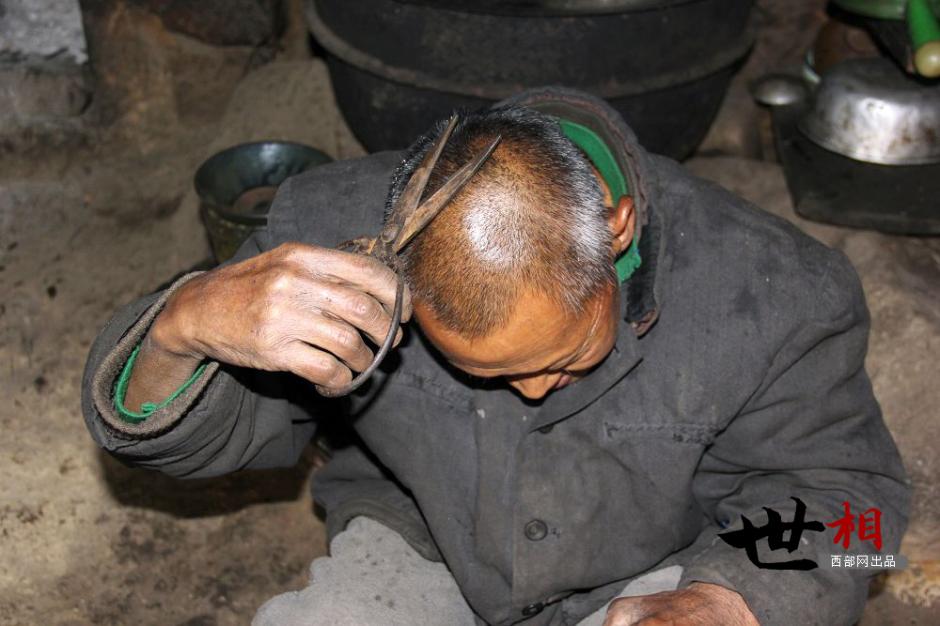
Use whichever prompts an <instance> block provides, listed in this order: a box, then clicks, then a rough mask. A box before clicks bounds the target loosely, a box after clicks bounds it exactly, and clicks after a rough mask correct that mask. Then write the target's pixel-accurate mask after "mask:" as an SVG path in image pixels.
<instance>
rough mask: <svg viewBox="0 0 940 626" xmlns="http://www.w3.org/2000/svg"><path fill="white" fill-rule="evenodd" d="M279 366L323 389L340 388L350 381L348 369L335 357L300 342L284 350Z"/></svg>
mask: <svg viewBox="0 0 940 626" xmlns="http://www.w3.org/2000/svg"><path fill="white" fill-rule="evenodd" d="M280 366H281V369H284V370H286V371H289V372H293V373H294V374H297V375H298V376H300V377H301V378H305V379H307V380H309V381H310V382H312V383H313V384H315V385H321V386H323V387H333V388H337V387H342V386H343V385H345V384H347V383H348V382H349V381H351V380H352V372H351V371H350V369H349V368H348V367H346V366H345V365H343V364H342V363H340V362H339V360H338V359H337V358H336V357H335V356H333V355H332V354H329V353H327V352H324V351H323V350H318V349H316V348H314V347H313V346H310V345H308V344H305V343H303V342H301V341H294V342H291V344H290V346H288V347H285V348H284V351H283V355H282V363H281V364H280Z"/></svg>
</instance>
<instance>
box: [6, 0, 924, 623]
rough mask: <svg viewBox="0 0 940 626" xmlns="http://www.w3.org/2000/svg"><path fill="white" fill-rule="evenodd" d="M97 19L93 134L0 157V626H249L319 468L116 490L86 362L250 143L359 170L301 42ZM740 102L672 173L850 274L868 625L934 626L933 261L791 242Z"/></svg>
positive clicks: (773, 171) (164, 272) (129, 484)
mask: <svg viewBox="0 0 940 626" xmlns="http://www.w3.org/2000/svg"><path fill="white" fill-rule="evenodd" d="M760 4H761V11H762V13H761V15H760V18H761V19H762V20H764V21H765V23H767V24H774V21H775V20H778V19H780V10H779V7H780V6H782V5H783V3H781V2H772V1H768V2H761V3H760ZM810 4H811V3H807V7H808V8H806V10H805V11H804V13H801V14H800V15H799V16H798V17H799V19H794V20H791V22H792V23H791V22H787V24H785V25H784V26H786V28H789V29H790V30H789V31H785V30H781V29H782V28H783V26H781V27H780V28H777V30H774V31H773V32H774V33H775V36H774V37H775V38H771V39H770V40H769V43H766V45H767V46H769V45H771V44H773V45H776V43H777V42H778V41H787V42H789V43H788V44H787V45H790V46H791V48H792V50H789V51H786V50H785V51H782V52H780V51H779V50H778V52H779V54H778V55H777V56H774V55H772V54H770V53H769V52H768V49H769V48H768V47H760V46H759V47H758V49H757V50H756V51H755V55H756V57H755V58H757V59H758V61H759V63H758V62H757V61H751V62H749V63H751V65H749V66H747V67H745V69H744V72H743V74H744V76H745V77H746V76H748V75H753V74H754V73H755V72H757V71H758V70H759V69H760V67H766V66H772V65H773V64H774V63H775V62H777V61H778V60H779V59H781V58H788V59H792V57H793V55H794V54H795V53H794V52H793V51H794V50H795V51H797V52H798V51H799V50H801V49H802V47H801V46H800V45H797V44H794V43H792V40H791V39H786V37H785V36H784V35H785V34H786V32H791V33H792V32H803V31H806V30H807V28H808V26H807V24H812V23H813V21H814V20H818V17H819V16H818V15H817V13H815V11H816V9H814V8H813V7H812V6H810ZM816 4H817V5H818V4H819V3H816ZM114 6H115V7H116V8H114V9H113V10H111V11H110V12H109V13H108V14H107V15H106V16H104V17H103V18H102V20H101V22H100V28H101V29H103V31H106V32H107V34H108V37H106V38H105V39H104V41H105V42H106V44H107V46H110V48H109V49H110V50H111V51H112V52H113V54H112V55H110V57H111V58H112V59H115V61H114V62H113V63H111V64H104V65H103V67H101V68H99V72H100V74H101V76H100V79H101V80H102V81H104V82H105V83H107V84H109V85H112V86H113V85H119V86H120V89H112V90H111V92H109V96H110V100H109V99H107V98H106V99H104V101H99V102H98V103H96V107H97V108H93V109H92V110H91V111H90V112H89V113H88V115H89V116H97V119H98V123H96V124H79V123H71V122H69V123H63V124H60V125H53V126H48V127H42V128H39V129H35V128H34V129H28V130H24V131H22V132H17V133H12V134H7V135H6V136H0V397H2V398H4V402H3V403H2V404H0V432H2V433H3V436H2V438H0V476H2V477H3V480H2V481H0V555H2V558H0V625H3V626H7V625H9V626H14V625H39V624H42V625H61V626H65V625H68V626H78V625H84V624H145V625H148V624H172V625H178V626H183V625H187V626H211V625H219V626H221V625H230V624H231V625H234V624H246V623H248V621H249V620H250V617H251V615H252V614H253V612H254V610H255V609H256V608H257V607H258V606H259V605H260V604H261V603H262V602H263V601H264V600H265V599H267V598H268V597H270V596H272V595H274V594H276V593H279V592H281V591H284V590H288V589H296V588H299V587H301V586H303V584H304V581H305V579H306V568H307V565H308V563H309V562H310V560H311V559H313V558H314V557H315V556H317V555H320V554H323V553H324V551H325V547H326V546H325V540H324V529H323V525H322V523H321V522H320V521H319V520H318V519H317V518H316V517H315V516H314V514H313V511H312V503H311V498H310V495H309V491H308V488H307V484H308V481H309V474H310V472H311V467H312V462H313V459H312V454H307V455H306V456H305V459H304V461H303V462H302V463H301V464H300V465H299V466H298V467H296V468H293V469H289V470H283V471H268V472H258V473H246V474H240V475H236V476H232V477H228V478H223V479H217V480H201V481H189V482H178V481H174V480H171V479H168V478H165V477H163V476H160V475H156V474H151V473H145V472H140V471H136V470H132V469H129V468H126V467H124V466H122V465H120V464H119V463H117V462H115V461H114V460H113V459H111V458H109V457H107V456H105V455H103V454H101V453H100V452H99V451H98V450H97V449H96V448H95V446H94V444H93V443H92V442H91V440H90V438H89V437H88V436H87V434H86V432H85V428H84V424H83V423H82V420H81V416H80V410H79V395H80V380H81V374H82V368H83V365H84V359H85V356H86V353H87V350H88V348H89V345H90V343H91V341H92V340H93V338H94V336H95V334H96V332H97V330H98V329H99V328H100V326H101V325H102V324H103V323H104V322H105V321H106V320H107V318H108V316H109V314H110V313H111V312H112V311H113V310H114V309H115V308H116V307H117V306H119V305H121V304H122V303H125V302H127V301H129V300H132V299H134V298H136V297H138V296H139V295H142V294H144V293H147V292H149V291H151V290H152V289H153V288H155V287H156V286H157V285H159V284H161V283H163V282H165V281H166V280H168V279H170V278H171V277H172V276H174V275H175V274H177V273H179V272H181V271H183V270H185V269H186V268H188V267H191V266H193V265H195V264H196V263H199V262H201V261H203V260H205V259H206V258H208V257H209V249H208V246H207V243H206V240H205V236H204V230H203V228H202V225H201V223H200V221H199V217H198V211H197V207H198V202H197V199H196V197H195V194H194V192H193V191H192V190H191V179H192V174H193V172H194V171H195V168H196V167H197V166H198V164H199V163H200V162H201V161H202V160H203V159H204V158H206V157H207V156H209V155H210V154H212V153H213V152H215V151H217V150H218V149H221V148H223V147H227V146H229V145H232V144H235V143H238V142H241V141H248V140H253V139H260V138H281V139H291V140H294V141H300V142H302V143H307V144H310V145H313V146H316V147H318V148H320V149H322V150H324V151H325V152H327V153H328V154H330V155H331V156H333V157H335V158H348V157H351V156H356V155H359V154H362V148H361V147H360V146H359V145H358V144H357V142H356V141H355V139H354V138H353V136H352V134H351V133H350V131H349V129H348V128H347V127H346V126H345V124H344V122H343V120H342V117H341V116H340V114H339V112H338V110H337V109H336V105H335V103H334V101H333V96H332V92H331V89H330V84H329V80H328V74H327V72H326V69H325V66H324V64H323V62H322V61H321V60H319V59H315V58H311V57H310V53H309V50H308V47H307V42H306V39H305V36H304V34H303V30H302V28H299V27H298V26H297V25H296V22H292V25H291V27H290V28H289V30H288V33H287V35H286V36H285V37H284V39H283V40H282V41H280V42H279V43H278V45H276V46H273V47H271V48H269V49H263V50H259V49H249V48H239V47H228V48H217V47H212V46H208V45H206V44H203V43H200V42H198V41H196V40H194V39H190V38H188V37H185V36H182V35H176V34H173V33H170V32H168V31H167V30H166V29H165V28H164V27H163V26H162V24H161V23H160V21H159V20H158V19H157V18H155V17H153V16H151V15H149V14H146V13H145V12H143V11H142V10H139V9H135V8H132V7H131V6H129V5H125V4H124V3H121V2H117V3H114ZM781 32H784V35H780V33H781ZM778 47H779V46H778ZM788 55H789V56H788ZM117 59H120V60H121V62H120V63H119V62H118V61H117ZM755 63H757V64H758V65H759V66H760V67H754V64H755ZM742 94H746V81H745V80H744V79H743V78H742V79H739V80H738V81H737V82H736V83H735V86H734V87H733V90H732V94H731V95H730V96H729V103H728V104H727V106H726V107H725V109H724V110H723V112H722V114H721V116H720V118H719V124H718V125H717V126H716V129H715V131H714V132H713V133H712V135H711V136H710V137H709V139H708V141H707V142H706V144H705V146H704V149H703V152H702V153H701V154H700V155H699V156H697V157H695V158H693V159H692V160H691V161H690V162H689V164H688V165H689V167H690V168H691V169H692V170H693V171H694V172H696V173H698V174H699V175H702V176H704V177H707V178H711V179H713V180H716V181H718V182H720V183H722V184H724V185H726V186H728V187H729V188H731V189H732V190H734V191H737V192H738V193H741V194H742V195H744V196H745V197H747V198H748V199H751V200H752V201H754V202H755V203H757V204H759V205H760V206H762V207H764V208H766V209H767V210H769V211H772V212H774V213H777V214H779V215H783V216H785V217H787V218H788V219H792V220H793V221H795V222H797V223H798V224H800V225H801V227H803V228H804V229H806V230H807V231H808V232H809V233H810V234H812V235H813V236H815V237H818V238H820V239H821V240H823V241H825V242H826V243H828V244H830V245H833V246H835V247H838V248H840V249H842V250H843V251H845V252H846V254H848V255H849V257H850V258H851V259H852V261H853V262H854V263H855V264H856V266H857V267H858V269H859V272H860V274H861V276H862V279H863V283H864V286H865V289H866V293H867V296H868V298H869V303H870V306H871V309H872V317H873V330H872V342H871V350H870V355H869V361H868V367H869V371H870V372H871V375H872V379H873V382H874V384H875V388H876V392H877V394H878V396H879V399H880V400H881V402H882V405H883V408H884V410H885V415H886V420H887V421H888V423H889V427H890V428H891V429H892V431H893V433H894V434H895V436H896V438H897V440H898V443H899V445H900V447H901V449H902V452H903V454H904V457H905V462H906V464H907V467H908V469H909V471H910V472H911V475H912V480H913V483H914V486H915V494H916V496H915V497H916V500H915V508H914V514H913V519H912V523H911V531H910V533H909V535H908V538H907V539H906V542H905V546H904V548H903V552H904V554H906V555H907V556H908V557H909V558H911V560H912V566H911V567H910V568H909V569H908V570H907V571H905V572H899V573H898V574H896V575H893V576H891V577H889V578H888V579H887V580H883V581H880V583H879V585H878V587H877V591H876V593H875V594H874V596H873V599H872V601H871V602H870V603H869V608H868V610H867V612H866V615H865V617H864V619H863V621H862V624H864V625H865V626H872V625H875V624H898V625H900V624H924V625H926V624H936V623H938V617H937V616H938V615H940V547H938V546H940V527H938V522H937V521H936V520H937V519H938V517H937V514H938V513H940V509H938V507H940V505H938V504H937V502H940V493H938V491H940V487H938V480H937V474H938V470H937V463H938V458H937V452H936V450H937V446H938V445H940V420H938V419H937V417H938V415H937V409H936V407H937V406H940V389H938V388H937V385H936V378H937V374H936V372H937V369H938V368H937V358H936V354H937V353H938V351H940V314H938V309H937V303H938V302H940V240H937V239H927V238H900V237H888V236H884V235H880V234H876V233H871V232H862V231H850V230H844V229H838V228H833V227H827V226H821V225H816V224H810V223H807V222H804V221H802V220H800V219H799V218H797V217H796V216H795V215H794V213H793V211H792V207H791V205H790V201H789V197H788V195H787V192H786V187H785V183H784V179H783V175H782V172H781V170H780V168H779V166H778V165H776V164H775V163H773V162H768V161H761V160H756V159H754V158H746V157H755V156H758V154H757V153H755V152H754V151H757V152H759V145H757V144H755V141H758V140H757V139H755V137H756V134H755V133H756V130H755V127H752V126H750V125H749V124H752V123H753V124H757V123H759V121H760V117H761V115H762V113H761V112H760V111H759V110H758V109H756V108H754V107H753V106H752V105H751V104H750V102H749V101H748V100H747V99H746V98H744V97H742ZM105 105H107V106H105ZM102 120H106V122H107V123H103V122H102ZM742 128H744V130H743V131H742V130H741V129H742ZM755 146H756V147H755Z"/></svg>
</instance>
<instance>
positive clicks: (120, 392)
mask: <svg viewBox="0 0 940 626" xmlns="http://www.w3.org/2000/svg"><path fill="white" fill-rule="evenodd" d="M139 352H140V345H138V346H137V347H136V348H134V351H133V352H131V355H130V357H128V359H127V363H125V364H124V369H123V370H122V371H121V375H120V376H119V377H118V380H117V385H116V386H115V388H114V408H115V409H117V412H118V414H119V415H120V416H121V419H122V420H124V421H125V422H129V423H131V424H139V423H141V422H143V421H144V420H145V419H147V418H148V417H150V415H151V414H152V413H153V412H154V411H156V410H157V409H162V408H163V407H165V406H166V405H168V404H169V403H171V402H173V400H176V398H177V397H179V395H180V394H181V393H183V392H184V391H186V390H187V389H188V388H189V387H190V385H192V384H193V383H194V382H196V381H197V380H198V379H199V377H200V376H202V373H203V371H205V369H206V364H205V363H203V364H202V365H200V366H199V367H197V368H196V371H195V372H193V375H192V376H190V377H189V380H187V381H186V382H185V383H183V385H182V386H181V387H180V388H179V389H177V390H176V391H174V392H173V393H172V394H170V396H169V397H168V398H166V399H165V400H164V401H163V402H160V403H156V402H144V403H142V404H141V405H140V412H139V413H135V412H134V411H131V410H129V409H128V408H127V407H125V406H124V397H125V396H126V395H127V385H128V383H129V382H130V380H131V374H132V373H133V372H134V362H135V361H136V360H137V354H138V353H139Z"/></svg>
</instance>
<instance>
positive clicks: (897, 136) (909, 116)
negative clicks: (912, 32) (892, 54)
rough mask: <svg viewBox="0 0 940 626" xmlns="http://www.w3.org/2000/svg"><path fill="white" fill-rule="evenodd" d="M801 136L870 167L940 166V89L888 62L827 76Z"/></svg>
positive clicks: (848, 64) (859, 64)
mask: <svg viewBox="0 0 940 626" xmlns="http://www.w3.org/2000/svg"><path fill="white" fill-rule="evenodd" d="M799 128H800V130H801V131H802V132H803V134H805V135H806V136H807V137H809V138H810V139H811V140H812V141H814V142H815V143H817V144H819V145H820V146H822V147H823V148H826V149H828V150H831V151H833V152H836V153H838V154H841V155H843V156H847V157H849V158H852V159H857V160H859V161H866V162H868V163H879V164H882V165H921V164H926V163H938V162H940V84H938V83H936V82H934V83H931V82H929V81H924V80H919V79H915V78H910V77H908V76H907V75H905V74H904V73H903V72H902V71H900V70H899V69H898V68H897V67H896V66H895V65H894V64H893V63H891V61H889V60H887V59H884V58H871V59H853V60H849V61H844V62H842V63H839V64H838V65H835V66H833V67H832V68H831V69H829V70H828V71H827V72H826V73H824V74H823V76H822V80H821V82H820V84H819V87H818V88H817V89H816V93H815V97H814V98H813V102H812V104H811V106H810V109H809V111H808V112H807V113H806V116H805V117H804V118H803V119H802V120H801V121H800V124H799Z"/></svg>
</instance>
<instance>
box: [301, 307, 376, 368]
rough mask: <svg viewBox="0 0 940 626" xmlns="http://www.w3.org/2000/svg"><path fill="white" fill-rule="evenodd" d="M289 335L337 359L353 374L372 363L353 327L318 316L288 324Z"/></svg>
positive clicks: (363, 343)
mask: <svg viewBox="0 0 940 626" xmlns="http://www.w3.org/2000/svg"><path fill="white" fill-rule="evenodd" d="M290 328H291V335H292V336H293V337H294V338H295V339H299V340H300V341H303V342H305V343H308V344H310V345H312V346H314V347H316V348H320V349H322V350H325V351H327V352H329V353H330V354H332V355H333V356H335V357H337V358H338V359H340V360H341V361H342V362H343V363H345V364H346V365H347V366H348V367H349V368H350V369H352V370H353V371H356V372H361V371H362V370H364V369H366V368H367V367H369V364H370V363H372V350H370V349H369V347H368V346H367V345H366V343H365V340H363V338H362V335H360V334H359V331H358V330H356V328H354V327H353V326H351V325H349V324H347V323H346V322H343V321H340V320H334V319H329V318H326V317H323V316H320V315H317V316H309V317H305V318H302V319H298V320H296V321H295V322H293V323H292V324H290Z"/></svg>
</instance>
